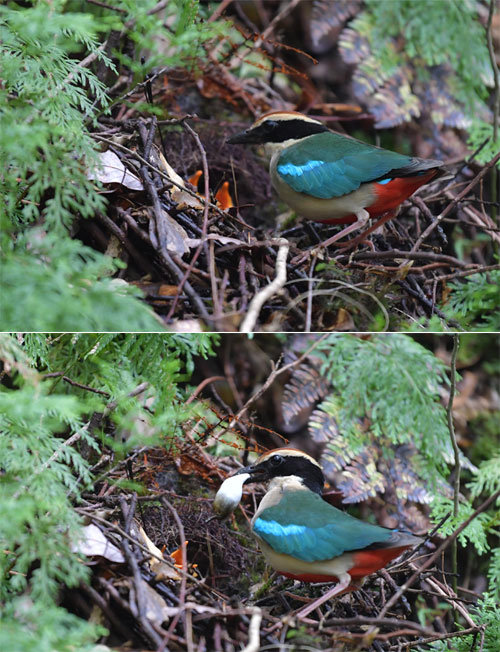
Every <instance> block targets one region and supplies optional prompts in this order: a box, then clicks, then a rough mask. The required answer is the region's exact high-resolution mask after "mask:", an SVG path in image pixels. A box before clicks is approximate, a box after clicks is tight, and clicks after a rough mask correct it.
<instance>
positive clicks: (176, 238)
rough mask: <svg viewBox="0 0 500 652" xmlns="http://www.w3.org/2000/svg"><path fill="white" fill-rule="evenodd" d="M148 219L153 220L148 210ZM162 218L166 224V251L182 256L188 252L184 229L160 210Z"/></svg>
mask: <svg viewBox="0 0 500 652" xmlns="http://www.w3.org/2000/svg"><path fill="white" fill-rule="evenodd" d="M148 214H149V219H150V220H154V215H153V209H152V208H149V209H148ZM162 216H163V219H164V221H165V224H166V227H167V228H166V236H167V241H166V243H165V245H166V248H167V250H168V251H170V252H172V253H174V254H178V255H179V256H183V255H184V254H185V253H186V252H187V251H189V247H190V245H189V244H188V241H189V239H190V238H189V237H188V234H187V233H186V231H185V230H184V228H183V227H182V226H181V225H180V224H179V223H178V222H176V221H175V220H174V218H173V217H171V216H170V215H169V214H168V213H167V211H164V210H162Z"/></svg>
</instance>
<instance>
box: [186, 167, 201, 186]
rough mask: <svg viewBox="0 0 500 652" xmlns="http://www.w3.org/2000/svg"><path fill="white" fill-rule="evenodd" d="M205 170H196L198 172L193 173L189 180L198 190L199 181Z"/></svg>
mask: <svg viewBox="0 0 500 652" xmlns="http://www.w3.org/2000/svg"><path fill="white" fill-rule="evenodd" d="M202 174H203V172H202V171H201V170H196V172H195V173H194V174H193V176H192V177H189V179H188V181H189V183H190V184H191V185H192V186H194V187H195V188H196V190H198V181H199V180H200V177H201V175H202Z"/></svg>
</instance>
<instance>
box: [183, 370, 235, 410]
mask: <svg viewBox="0 0 500 652" xmlns="http://www.w3.org/2000/svg"><path fill="white" fill-rule="evenodd" d="M217 380H226V377H225V376H210V378H205V380H202V381H201V383H200V384H199V385H198V387H197V388H196V389H195V390H194V391H193V392H192V394H191V396H190V397H189V398H188V400H187V401H186V403H185V405H189V404H190V403H191V402H192V401H194V399H195V398H196V396H198V394H199V393H200V392H201V390H202V389H203V388H204V387H206V386H207V385H209V384H210V383H214V382H216V381H217Z"/></svg>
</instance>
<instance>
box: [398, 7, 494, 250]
mask: <svg viewBox="0 0 500 652" xmlns="http://www.w3.org/2000/svg"><path fill="white" fill-rule="evenodd" d="M492 1H493V0H492ZM499 160H500V152H498V154H497V155H496V156H494V157H493V158H492V159H491V161H488V163H486V165H485V166H484V168H483V169H482V170H481V171H480V172H479V173H478V174H477V175H476V176H475V177H474V179H472V181H471V182H470V183H469V184H468V185H467V186H465V188H464V189H463V190H462V192H459V193H458V195H457V196H456V197H455V199H453V201H451V202H450V203H449V204H448V206H447V207H446V208H445V209H444V211H443V212H442V213H441V214H440V215H438V216H437V217H436V219H435V221H434V222H432V224H429V226H428V227H427V228H426V229H425V231H423V232H422V233H421V234H420V236H419V237H418V239H417V241H416V242H415V244H414V245H413V247H412V248H411V250H412V252H415V251H417V250H418V248H419V247H420V245H421V244H422V242H423V241H424V240H425V239H426V238H427V237H428V236H429V235H430V234H431V233H432V232H433V231H434V229H435V228H436V227H437V226H438V224H439V223H440V222H442V220H443V219H444V218H445V217H446V216H447V215H448V213H450V212H451V211H452V210H453V208H455V206H456V205H457V204H458V202H459V201H460V200H461V199H463V198H464V197H465V196H466V195H467V194H468V193H469V192H470V191H471V190H472V188H474V186H476V185H477V184H478V183H479V182H480V181H481V179H482V178H483V177H484V176H485V175H486V173H487V172H488V170H489V169H490V168H491V167H493V166H494V165H495V164H496V162H497V161H499Z"/></svg>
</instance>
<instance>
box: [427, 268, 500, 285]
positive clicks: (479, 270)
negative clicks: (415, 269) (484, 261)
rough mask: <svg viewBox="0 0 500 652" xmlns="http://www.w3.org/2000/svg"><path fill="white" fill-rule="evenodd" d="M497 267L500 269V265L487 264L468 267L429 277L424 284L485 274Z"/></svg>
mask: <svg viewBox="0 0 500 652" xmlns="http://www.w3.org/2000/svg"><path fill="white" fill-rule="evenodd" d="M496 269H500V265H487V266H486V267H478V268H477V269H467V270H465V271H463V272H454V273H453V274H445V275H444V276H438V277H437V278H428V279H427V280H426V281H424V285H427V284H429V283H435V282H436V283H437V282H439V281H449V280H451V279H454V278H461V277H464V276H471V275H472V274H483V273H484V272H492V271H493V270H496Z"/></svg>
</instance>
